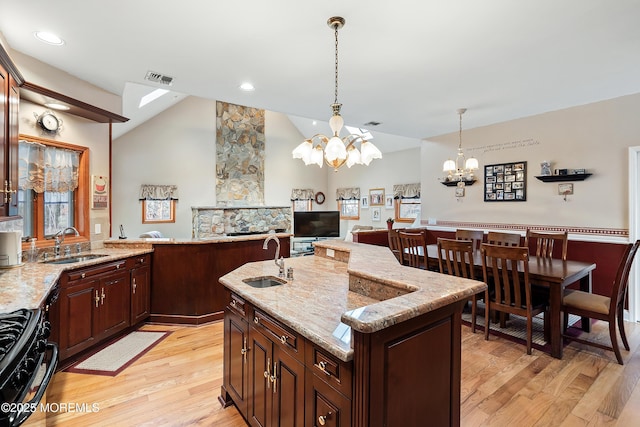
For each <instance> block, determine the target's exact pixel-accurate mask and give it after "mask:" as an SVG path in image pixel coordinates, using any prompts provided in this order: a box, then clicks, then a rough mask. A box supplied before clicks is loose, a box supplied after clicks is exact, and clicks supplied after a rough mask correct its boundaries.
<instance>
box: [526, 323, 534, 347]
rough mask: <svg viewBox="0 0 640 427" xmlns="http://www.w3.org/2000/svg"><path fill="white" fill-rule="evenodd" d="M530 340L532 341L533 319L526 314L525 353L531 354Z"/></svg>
mask: <svg viewBox="0 0 640 427" xmlns="http://www.w3.org/2000/svg"><path fill="white" fill-rule="evenodd" d="M531 341H533V319H532V318H531V314H528V315H527V354H531Z"/></svg>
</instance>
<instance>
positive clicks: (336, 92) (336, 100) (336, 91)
mask: <svg viewBox="0 0 640 427" xmlns="http://www.w3.org/2000/svg"><path fill="white" fill-rule="evenodd" d="M334 31H335V37H336V78H335V99H334V100H333V103H334V104H337V103H338V24H334Z"/></svg>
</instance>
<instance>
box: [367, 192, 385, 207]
mask: <svg viewBox="0 0 640 427" xmlns="http://www.w3.org/2000/svg"><path fill="white" fill-rule="evenodd" d="M369 205H371V206H384V188H372V189H370V190H369Z"/></svg>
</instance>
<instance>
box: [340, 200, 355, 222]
mask: <svg viewBox="0 0 640 427" xmlns="http://www.w3.org/2000/svg"><path fill="white" fill-rule="evenodd" d="M338 209H340V219H360V199H348V200H338Z"/></svg>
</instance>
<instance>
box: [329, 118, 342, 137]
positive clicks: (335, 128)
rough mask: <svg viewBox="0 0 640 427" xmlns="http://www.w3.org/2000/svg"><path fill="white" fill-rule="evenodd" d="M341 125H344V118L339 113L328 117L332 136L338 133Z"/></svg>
mask: <svg viewBox="0 0 640 427" xmlns="http://www.w3.org/2000/svg"><path fill="white" fill-rule="evenodd" d="M342 126H344V119H343V118H342V116H341V115H340V114H334V115H333V116H331V118H330V119H329V127H330V128H331V131H332V132H333V136H338V135H340V131H341V130H342Z"/></svg>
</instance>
